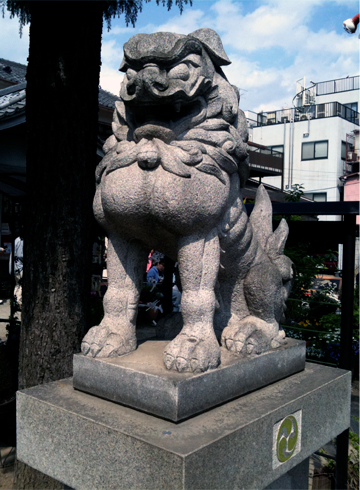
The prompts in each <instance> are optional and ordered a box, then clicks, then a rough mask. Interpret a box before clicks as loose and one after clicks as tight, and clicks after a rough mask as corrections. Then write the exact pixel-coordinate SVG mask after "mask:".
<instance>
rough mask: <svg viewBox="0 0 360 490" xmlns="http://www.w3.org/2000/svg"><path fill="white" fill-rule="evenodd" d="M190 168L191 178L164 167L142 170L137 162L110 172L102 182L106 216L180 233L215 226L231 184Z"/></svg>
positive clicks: (103, 204) (119, 220)
mask: <svg viewBox="0 0 360 490" xmlns="http://www.w3.org/2000/svg"><path fill="white" fill-rule="evenodd" d="M190 170H191V174H192V175H191V178H184V177H178V176H177V175H174V174H172V173H169V172H167V171H165V170H164V169H163V168H161V167H158V168H156V169H153V170H143V169H141V168H140V167H139V166H138V165H137V164H134V165H131V166H130V167H126V168H122V169H118V170H115V171H114V172H111V173H110V174H108V175H107V176H104V177H103V179H102V182H101V201H102V206H103V209H104V212H105V216H108V217H109V218H110V219H111V221H113V222H116V223H118V224H120V225H121V224H125V223H126V224H127V225H129V224H130V223H131V221H134V222H136V223H139V222H143V223H147V222H150V223H151V222H152V223H154V222H157V223H158V224H159V225H163V226H165V227H166V228H167V229H169V230H170V229H173V230H174V231H176V230H179V231H180V232H181V233H193V231H196V227H200V228H203V227H205V228H209V227H210V228H211V227H212V226H215V224H216V223H217V222H218V220H219V219H221V216H222V215H223V213H224V211H225V209H226V207H227V204H228V193H229V185H228V184H223V183H222V182H220V181H219V180H218V179H217V178H216V177H214V176H212V175H208V174H205V173H202V172H199V171H198V170H196V169H194V168H191V169H190ZM130 226H131V224H130ZM144 226H146V225H145V224H144Z"/></svg>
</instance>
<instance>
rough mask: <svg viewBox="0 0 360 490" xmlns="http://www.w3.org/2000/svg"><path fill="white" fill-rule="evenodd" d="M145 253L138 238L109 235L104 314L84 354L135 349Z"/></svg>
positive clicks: (85, 342)
mask: <svg viewBox="0 0 360 490" xmlns="http://www.w3.org/2000/svg"><path fill="white" fill-rule="evenodd" d="M146 257H147V251H146V250H145V249H144V247H143V246H142V245H141V244H140V243H139V242H137V241H135V240H134V241H127V240H124V239H123V238H120V237H114V236H109V246H108V253H107V270H108V289H107V291H106V294H105V297H104V318H103V320H102V322H101V323H100V325H98V326H97V327H92V328H91V329H90V330H89V332H88V333H87V335H86V336H85V337H84V339H83V342H82V344H81V350H82V352H83V354H84V355H88V356H91V357H115V356H121V355H123V354H127V353H129V352H132V351H133V350H135V349H136V316H137V308H138V303H139V296H140V290H141V286H142V281H143V276H144V271H145V265H146Z"/></svg>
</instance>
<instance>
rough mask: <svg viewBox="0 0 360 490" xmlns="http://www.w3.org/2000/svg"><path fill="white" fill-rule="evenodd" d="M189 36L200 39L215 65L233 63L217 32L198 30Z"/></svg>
mask: <svg viewBox="0 0 360 490" xmlns="http://www.w3.org/2000/svg"><path fill="white" fill-rule="evenodd" d="M188 35H189V36H191V37H194V38H195V39H198V40H199V41H200V42H201V43H202V44H203V45H204V48H205V49H206V51H207V52H208V54H209V56H210V58H211V59H212V61H213V63H214V65H216V66H222V65H230V63H231V61H230V60H229V58H228V57H227V54H226V53H225V51H224V47H223V45H222V42H221V39H220V36H219V35H218V34H217V33H216V32H215V31H213V30H212V29H207V28H205V29H198V30H197V31H194V32H191V33H190V34H188Z"/></svg>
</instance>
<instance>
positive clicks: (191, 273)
mask: <svg viewBox="0 0 360 490" xmlns="http://www.w3.org/2000/svg"><path fill="white" fill-rule="evenodd" d="M219 261H220V248H219V239H218V235H217V231H216V230H213V231H212V232H210V233H209V235H208V236H207V237H205V238H204V237H199V236H190V237H185V238H181V239H180V240H179V252H178V263H179V272H180V277H181V284H182V287H183V291H182V298H181V313H182V316H183V321H184V326H183V329H182V330H181V332H180V334H179V335H178V336H177V337H176V338H175V339H174V340H173V341H172V342H170V344H169V345H168V346H167V347H166V349H165V351H164V362H165V366H166V367H167V369H174V370H177V371H180V372H182V371H193V372H202V371H207V370H208V369H215V368H216V367H217V366H218V365H219V364H220V347H219V343H218V341H217V340H216V337H215V333H214V327H213V319H214V310H215V293H214V287H215V282H216V278H217V273H218V269H219Z"/></svg>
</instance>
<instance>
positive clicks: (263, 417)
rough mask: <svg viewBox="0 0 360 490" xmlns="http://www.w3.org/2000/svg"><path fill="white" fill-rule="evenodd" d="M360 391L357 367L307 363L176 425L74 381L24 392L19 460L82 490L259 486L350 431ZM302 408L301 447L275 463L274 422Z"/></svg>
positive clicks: (21, 396)
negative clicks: (353, 398) (354, 377)
mask: <svg viewBox="0 0 360 490" xmlns="http://www.w3.org/2000/svg"><path fill="white" fill-rule="evenodd" d="M350 391H351V373H350V372H346V371H343V370H340V369H333V368H329V367H325V366H320V365H316V364H307V365H306V368H305V370H304V371H302V372H300V373H297V374H294V375H292V376H290V377H288V378H286V379H284V380H281V381H278V382H276V383H274V384H272V385H270V386H267V387H265V388H262V389H260V390H258V391H256V392H253V393H249V394H247V395H245V396H243V397H240V398H238V399H236V400H233V401H230V402H228V403H226V404H224V405H222V406H219V407H216V408H213V409H211V410H209V411H207V412H205V413H202V414H200V415H197V416H194V417H192V418H190V419H187V420H185V421H183V422H180V423H177V424H176V423H173V422H170V421H166V420H163V419H160V418H158V417H154V416H152V415H148V414H145V413H143V412H139V411H137V410H134V409H131V408H128V407H124V406H121V405H118V404H115V403H113V402H110V401H107V400H103V399H100V398H98V397H95V396H92V395H89V394H86V393H83V392H79V391H77V390H74V389H73V385H72V379H71V378H70V379H65V380H62V381H58V382H54V383H50V384H47V385H41V386H37V387H35V388H31V389H28V390H24V391H19V392H18V394H17V421H18V425H17V457H18V459H19V460H20V461H22V462H24V463H27V464H28V465H30V466H32V467H34V468H36V469H38V470H40V471H42V472H43V473H45V474H47V475H50V476H51V477H53V478H55V479H57V480H59V481H61V482H63V483H64V484H66V485H68V486H70V487H71V488H74V489H76V490H82V489H84V490H88V489H89V488H91V489H94V490H100V489H101V490H111V489H116V490H121V489H126V490H129V489H131V490H133V489H134V490H135V489H139V490H140V489H141V490H152V489H153V490H161V489H164V490H195V489H196V490H202V489H203V490H212V489H214V490H219V489H221V490H226V489H234V488H242V489H257V490H258V489H261V488H266V487H267V486H269V485H270V484H271V483H272V482H274V481H275V480H277V479H279V478H280V477H282V476H283V475H285V474H286V473H288V472H289V471H290V470H292V469H293V468H295V467H296V466H297V465H299V464H300V463H301V462H302V461H304V460H305V459H307V458H308V457H309V456H310V455H311V454H312V453H313V452H314V451H316V450H318V449H319V448H320V447H321V446H322V445H324V444H325V443H327V442H328V441H329V440H331V439H332V438H333V437H335V436H337V435H338V434H340V433H341V432H343V431H344V430H345V429H346V428H348V427H349V424H350ZM299 411H300V412H301V414H302V416H301V441H300V442H301V444H300V445H301V449H300V452H298V453H297V454H295V455H293V456H291V451H290V452H289V454H288V455H287V456H286V458H285V459H284V462H283V463H282V464H281V465H280V466H278V467H276V468H275V469H274V468H273V432H274V427H275V426H276V424H277V423H278V422H279V421H281V420H284V421H286V420H287V419H289V418H291V417H292V414H296V413H298V412H299ZM299 420H300V419H299ZM295 435H296V437H300V436H299V434H295ZM278 440H279V441H280V443H279V450H280V452H279V454H280V455H281V454H283V452H282V451H283V449H284V445H283V443H282V441H283V440H284V439H282V438H281V437H280V438H279V437H278ZM285 442H286V441H285ZM287 442H288V443H289V442H291V438H290V439H289V438H288V439H287ZM285 445H286V444H285ZM288 449H290V450H291V446H290V444H288ZM278 488H279V487H278ZM280 488H281V487H280ZM295 488H296V487H295Z"/></svg>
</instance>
